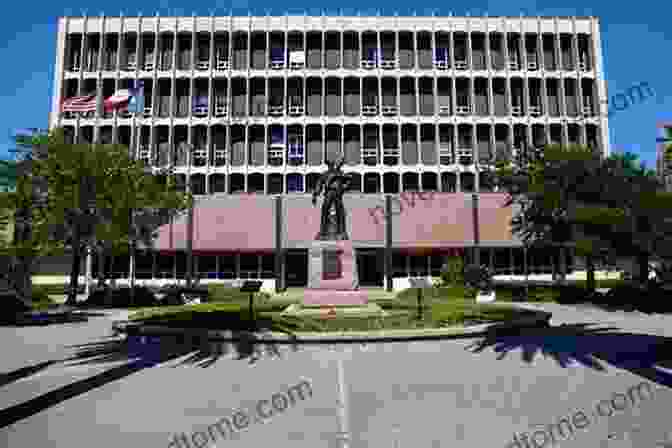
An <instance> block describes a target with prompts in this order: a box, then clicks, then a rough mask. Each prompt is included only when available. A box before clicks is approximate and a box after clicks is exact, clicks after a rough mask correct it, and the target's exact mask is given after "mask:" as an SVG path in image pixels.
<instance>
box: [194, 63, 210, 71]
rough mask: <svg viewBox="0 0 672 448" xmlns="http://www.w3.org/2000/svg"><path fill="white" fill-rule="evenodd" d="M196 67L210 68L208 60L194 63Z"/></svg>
mask: <svg viewBox="0 0 672 448" xmlns="http://www.w3.org/2000/svg"><path fill="white" fill-rule="evenodd" d="M196 69H197V70H201V71H205V70H210V61H207V60H202V61H198V62H197V63H196Z"/></svg>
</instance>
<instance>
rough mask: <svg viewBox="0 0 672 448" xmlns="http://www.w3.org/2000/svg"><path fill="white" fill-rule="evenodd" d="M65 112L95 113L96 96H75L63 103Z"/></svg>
mask: <svg viewBox="0 0 672 448" xmlns="http://www.w3.org/2000/svg"><path fill="white" fill-rule="evenodd" d="M62 111H63V112H95V111H96V95H86V96H73V97H72V98H67V99H65V100H64V101H63V106H62Z"/></svg>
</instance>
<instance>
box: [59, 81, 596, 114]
mask: <svg viewBox="0 0 672 448" xmlns="http://www.w3.org/2000/svg"><path fill="white" fill-rule="evenodd" d="M210 81H211V82H209V81H208V80H198V79H195V80H181V79H176V80H175V82H174V83H171V82H170V81H169V80H165V81H163V80H157V82H156V83H154V82H153V81H152V80H144V85H145V87H144V89H145V90H144V105H145V110H144V113H143V117H145V118H150V117H169V116H171V110H172V112H173V113H172V116H175V117H187V116H190V115H191V116H192V117H197V118H199V117H201V118H205V117H215V118H226V117H229V116H233V117H245V116H256V117H264V116H270V117H284V116H303V115H307V116H313V117H318V116H342V115H344V116H380V115H382V116H399V115H401V116H414V115H423V116H433V115H445V116H452V115H459V116H469V115H478V116H488V115H495V116H509V115H511V116H514V117H516V116H517V117H520V116H525V115H531V116H534V117H539V116H543V115H548V116H556V117H559V116H571V117H576V116H585V117H593V116H595V115H596V114H597V113H598V112H599V100H598V91H597V88H596V83H595V80H592V79H581V80H580V81H579V80H577V79H563V80H559V79H543V80H542V79H534V78H530V79H527V80H523V79H520V78H511V79H505V78H493V79H492V80H489V79H487V78H474V79H466V78H457V79H455V80H453V79H452V78H443V77H442V78H437V79H436V80H435V79H433V78H418V79H417V81H416V80H415V79H414V78H401V79H400V80H399V81H398V82H397V80H396V79H395V78H382V79H377V78H359V79H358V78H345V79H343V80H341V79H339V78H327V79H326V80H325V82H324V83H323V82H322V80H321V79H319V78H308V79H307V80H303V79H300V78H294V79H293V78H290V79H288V80H287V83H286V84H285V82H284V80H283V79H273V78H270V79H263V78H251V79H245V78H233V79H231V80H230V81H228V80H219V79H213V80H210ZM116 86H118V88H119V89H128V88H129V87H130V86H131V80H119V82H118V83H115V81H114V80H102V82H101V83H100V84H98V83H97V82H96V81H95V80H85V81H84V82H83V83H82V84H81V88H80V84H79V83H78V82H77V81H76V80H66V82H65V84H64V91H63V94H64V97H65V98H71V97H73V96H77V95H78V94H95V93H96V92H97V94H98V97H99V99H100V103H101V105H102V99H103V98H107V97H109V96H111V95H112V94H113V93H114V91H115V87H116ZM99 110H100V111H101V112H102V107H99ZM190 112H191V114H190ZM121 114H122V117H123V116H124V115H125V116H126V117H128V116H129V115H128V113H127V112H124V111H122V112H121ZM63 117H64V118H74V117H75V115H74V114H73V113H65V115H64V116H63ZM102 117H104V118H112V117H113V112H106V113H104V114H103V115H102Z"/></svg>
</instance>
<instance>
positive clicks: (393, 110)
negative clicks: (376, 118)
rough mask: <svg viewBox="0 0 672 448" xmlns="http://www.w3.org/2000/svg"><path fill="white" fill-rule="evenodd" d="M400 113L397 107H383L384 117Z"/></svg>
mask: <svg viewBox="0 0 672 448" xmlns="http://www.w3.org/2000/svg"><path fill="white" fill-rule="evenodd" d="M397 113H399V108H398V107H397V106H383V115H385V116H390V115H397Z"/></svg>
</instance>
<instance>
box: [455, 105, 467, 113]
mask: <svg viewBox="0 0 672 448" xmlns="http://www.w3.org/2000/svg"><path fill="white" fill-rule="evenodd" d="M455 112H456V113H457V115H469V113H470V112H471V107H469V106H457V107H456V108H455Z"/></svg>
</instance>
